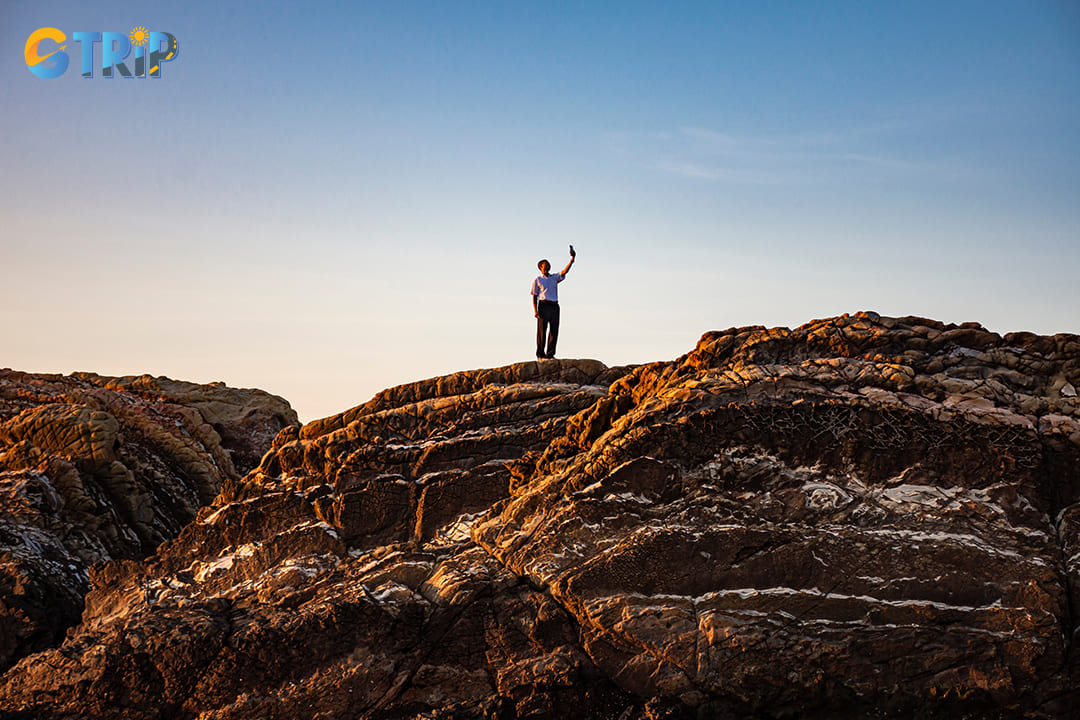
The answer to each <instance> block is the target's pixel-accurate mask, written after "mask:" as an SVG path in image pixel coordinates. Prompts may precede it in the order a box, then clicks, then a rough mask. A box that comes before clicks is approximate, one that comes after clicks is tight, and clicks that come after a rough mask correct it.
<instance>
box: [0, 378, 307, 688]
mask: <svg viewBox="0 0 1080 720" xmlns="http://www.w3.org/2000/svg"><path fill="white" fill-rule="evenodd" d="M295 422H296V414H295V413H294V412H293V411H292V409H291V408H290V407H289V405H288V403H286V402H285V401H284V400H282V399H281V398H277V397H274V396H272V395H268V394H266V393H264V392H262V391H259V390H236V389H232V388H226V387H224V386H217V385H212V386H207V385H194V384H191V383H183V382H176V381H173V380H169V379H168V378H151V377H149V376H143V377H137V378H135V377H128V378H106V377H100V376H97V375H90V374H85V373H82V374H76V375H71V376H66V377H65V376H59V375H30V374H27V373H20V372H13V371H10V370H0V497H2V500H3V509H2V511H0V667H3V668H6V667H7V666H8V665H10V664H11V663H12V662H14V661H15V660H17V659H19V658H20V657H22V656H24V655H26V654H27V653H29V652H34V651H37V650H41V649H42V648H45V647H48V646H50V645H53V644H56V643H57V642H59V641H60V639H61V638H62V637H63V633H64V631H65V630H66V629H67V628H68V627H70V626H72V625H74V624H75V623H77V622H78V620H79V616H80V614H81V613H82V610H83V596H84V595H85V594H86V593H87V591H88V590H89V589H90V585H89V578H88V574H87V572H88V569H89V568H90V567H91V566H92V565H93V564H94V563H98V562H101V561H105V560H116V559H122V558H127V559H136V558H143V557H145V556H147V555H151V554H153V552H154V550H155V548H157V546H158V545H159V544H160V543H161V542H162V541H164V540H166V539H168V538H173V537H176V535H178V534H179V532H180V530H181V529H182V528H183V527H184V525H186V524H187V523H189V522H191V520H192V519H194V517H195V513H196V512H197V511H198V509H199V508H200V507H202V506H203V505H206V504H207V503H209V502H210V501H211V500H213V498H214V497H215V496H216V495H217V493H218V491H219V490H220V488H221V483H222V482H223V481H224V480H225V479H226V478H232V479H236V478H237V477H238V476H239V474H238V471H239V473H243V472H246V471H248V470H250V469H251V468H252V467H253V466H254V465H256V464H257V463H258V460H259V455H258V452H257V448H259V447H261V448H262V449H263V450H265V449H266V448H268V447H269V445H270V442H271V440H272V438H273V435H275V434H276V433H277V432H278V431H279V430H280V429H281V428H282V427H283V426H285V425H286V424H290V423H295Z"/></svg>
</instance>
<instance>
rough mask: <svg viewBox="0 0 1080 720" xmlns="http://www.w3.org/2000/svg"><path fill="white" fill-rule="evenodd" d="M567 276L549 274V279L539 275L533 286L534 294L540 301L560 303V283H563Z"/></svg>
mask: <svg viewBox="0 0 1080 720" xmlns="http://www.w3.org/2000/svg"><path fill="white" fill-rule="evenodd" d="M565 277H566V276H565V275H563V274H562V273H549V274H548V276H547V277H544V276H543V275H538V276H537V277H536V279H535V280H533V284H532V294H533V295H535V296H536V297H537V299H538V300H547V301H548V302H559V283H561V282H562V281H563V279H564V278H565Z"/></svg>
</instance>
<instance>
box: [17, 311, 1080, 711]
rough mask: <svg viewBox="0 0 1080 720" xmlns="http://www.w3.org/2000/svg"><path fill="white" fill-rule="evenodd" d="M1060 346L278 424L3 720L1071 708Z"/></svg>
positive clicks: (1074, 679) (841, 356) (1065, 366)
mask: <svg viewBox="0 0 1080 720" xmlns="http://www.w3.org/2000/svg"><path fill="white" fill-rule="evenodd" d="M1078 383H1080V338H1078V337H1077V336H1075V335H1057V336H1054V337H1039V336H1034V335H1031V334H1026V333H1016V334H1010V335H1006V336H1005V337H1000V336H998V335H995V334H993V333H990V332H987V331H985V330H984V329H982V328H981V327H979V326H977V325H974V324H965V325H961V326H952V325H948V326H946V325H942V324H941V323H937V322H934V321H931V320H924V319H920V318H900V319H892V318H881V317H878V316H876V315H874V314H872V313H860V314H858V315H856V316H853V317H848V316H844V317H840V318H832V319H826V320H819V321H814V322H811V323H809V324H807V325H805V326H803V327H801V328H798V329H796V330H787V329H784V328H780V329H771V330H770V329H765V328H761V327H751V328H737V329H731V330H727V331H724V332H714V333H708V334H706V335H705V336H704V337H703V338H702V339H701V341H700V342H699V343H698V345H697V347H696V348H695V349H694V350H693V351H692V352H691V353H689V354H687V355H685V356H683V357H681V358H679V359H677V360H675V361H672V362H665V363H655V364H651V365H644V366H640V367H636V368H613V369H607V368H605V367H603V366H602V365H600V364H599V363H595V362H586V361H549V362H542V363H540V364H537V363H531V362H530V363H522V364H519V365H514V366H510V367H507V368H500V369H497V370H488V371H475V372H466V373H458V374H456V375H452V376H449V377H445V378H438V379H435V380H430V381H425V382H421V383H414V384H412V385H407V386H403V387H400V388H394V389H392V390H389V391H386V392H384V393H382V394H380V395H379V396H377V397H376V398H374V399H373V400H372V401H371V402H369V403H367V404H365V405H362V406H360V407H357V408H354V409H353V410H350V411H349V412H346V413H343V414H341V415H338V416H335V417H333V418H328V419H326V420H323V421H320V422H317V423H312V424H310V425H307V426H305V427H303V428H299V429H297V428H288V429H286V430H284V431H282V432H281V433H280V434H279V435H278V436H277V438H276V439H275V441H274V446H273V450H272V451H271V452H269V453H268V454H267V455H266V456H265V457H264V458H263V460H262V462H261V463H260V465H259V467H258V468H256V469H255V470H253V471H252V472H251V473H249V474H248V475H247V476H246V477H245V478H243V479H242V480H239V481H234V480H227V481H226V482H225V483H224V485H223V487H222V491H221V493H220V495H219V496H218V497H217V499H216V500H215V501H214V503H213V505H212V506H211V507H208V508H204V509H203V510H201V511H200V512H199V514H198V517H197V519H196V521H195V522H194V523H192V524H190V525H189V526H188V527H186V528H185V529H184V531H183V532H182V533H181V535H180V536H179V537H178V538H177V539H175V540H172V541H170V542H168V543H166V544H165V545H163V546H162V547H161V548H160V549H159V551H158V554H157V556H156V557H155V558H153V559H152V560H150V561H148V562H146V563H136V562H114V563H109V564H106V565H102V566H99V567H97V568H96V569H95V571H94V573H93V585H94V590H93V591H92V592H91V593H90V594H89V596H88V597H87V602H86V612H85V613H84V616H83V622H82V624H81V625H80V626H79V627H78V628H77V629H75V630H74V631H72V632H71V633H70V635H69V637H68V639H67V640H66V641H65V642H64V644H63V645H62V646H61V647H59V648H57V649H55V650H49V651H46V652H44V653H40V654H38V655H36V656H34V657H31V658H27V659H26V660H24V661H23V662H21V663H20V664H19V665H18V666H16V667H15V668H13V669H12V670H10V671H9V672H8V673H7V674H6V675H5V676H4V677H3V679H2V683H0V707H3V708H6V709H8V710H9V712H10V713H11V715H10V717H24V716H25V717H31V716H32V717H40V718H60V717H69V716H74V715H81V716H88V717H100V718H204V719H206V720H209V719H210V718H214V719H215V720H224V719H226V718H227V719H240V718H417V719H419V718H481V717H483V718H522V717H537V718H562V717H578V718H625V719H627V720H629V719H630V718H661V717H663V718H694V717H726V718H752V717H753V718H762V717H776V718H780V717H820V718H871V717H874V718H877V717H889V716H897V717H923V718H939V717H940V718H946V717H948V718H953V717H970V718H1004V717H1009V718H1012V717H1030V718H1047V719H1049V718H1053V719H1059V718H1060V719H1063V718H1066V717H1070V716H1071V715H1070V713H1071V712H1072V711H1073V709H1074V708H1075V707H1077V702H1078V700H1080V697H1078V695H1077V687H1078V681H1080V664H1078V657H1077V653H1076V643H1077V640H1078V639H1080V637H1078V629H1077V619H1076V608H1078V607H1080V605H1078V604H1077V601H1078V598H1080V595H1078V592H1080V401H1078V399H1077V397H1076V391H1075V388H1076V386H1077V384H1078Z"/></svg>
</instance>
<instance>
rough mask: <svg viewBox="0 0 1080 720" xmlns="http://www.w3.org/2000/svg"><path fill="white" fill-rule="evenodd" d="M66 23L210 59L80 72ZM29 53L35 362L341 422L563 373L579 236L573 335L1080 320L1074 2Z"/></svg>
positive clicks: (3, 0)
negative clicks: (553, 324)
mask: <svg viewBox="0 0 1080 720" xmlns="http://www.w3.org/2000/svg"><path fill="white" fill-rule="evenodd" d="M42 26H52V27H56V28H59V29H61V30H62V31H64V32H65V33H68V35H69V37H70V34H71V33H72V32H75V31H99V32H100V31H116V32H124V33H127V32H128V31H130V30H131V29H132V28H134V27H136V26H143V27H145V28H147V29H148V30H157V31H166V32H170V33H172V34H173V35H175V36H176V37H177V39H178V40H179V44H180V54H179V56H178V58H177V59H176V60H175V61H174V62H172V63H169V64H166V65H164V66H163V68H162V75H163V76H162V78H161V79H159V80H151V79H133V80H127V79H121V78H114V79H105V78H102V77H101V75H100V72H95V77H94V78H93V79H90V80H87V79H83V78H81V77H80V75H79V72H78V56H77V55H75V56H73V58H72V65H71V66H70V67H69V69H68V71H67V72H66V73H65V74H64V75H63V76H62V77H60V78H57V79H55V80H44V79H41V78H38V77H36V76H35V75H33V74H32V73H31V72H30V71H29V70H28V69H27V67H26V64H25V62H24V58H23V48H24V45H25V42H26V38H27V37H28V36H29V35H30V33H31V32H32V31H34V30H35V29H37V28H39V27H42ZM74 47H77V46H74ZM0 48H3V52H2V64H0V137H2V140H0V167H2V169H3V172H2V173H0V258H2V260H0V326H2V330H0V367H5V366H6V367H11V368H15V369H19V370H25V371H30V372H62V373H69V372H73V371H79V370H83V371H93V372H98V373H102V374H108V375H124V374H142V373H150V374H153V375H168V376H170V377H174V378H178V379H185V380H191V381H196V382H209V381H215V380H223V381H225V382H226V383H228V384H230V385H233V386H240V387H260V388H263V389H265V390H268V391H270V392H273V393H275V394H279V395H282V396H284V397H285V398H287V399H288V400H289V401H290V402H291V403H292V404H293V406H294V407H295V408H296V410H297V411H298V413H299V414H300V417H301V419H302V420H305V421H308V420H312V419H315V418H317V417H321V416H325V415H329V414H331V413H335V412H339V411H342V410H345V409H347V408H349V407H352V406H354V405H357V404H359V403H361V402H363V401H365V400H367V399H368V398H369V397H370V396H371V395H372V394H374V393H375V392H376V391H378V390H380V389H382V388H384V387H388V386H391V385H395V384H399V383H402V382H408V381H412V380H418V379H422V378H426V377H432V376H436V375H441V374H446V373H450V372H454V371H457V370H463V369H471V368H477V367H494V366H498V365H503V364H507V363H511V362H518V361H524V360H530V359H532V355H533V350H534V346H533V337H534V333H535V325H534V320H533V318H532V309H531V305H530V298H529V295H528V288H529V285H530V283H531V281H532V278H533V277H534V275H535V274H536V270H535V266H536V261H537V260H538V259H539V258H541V257H547V258H549V259H550V260H551V261H552V263H553V265H555V267H556V268H560V267H562V265H563V264H564V263H565V262H566V260H567V259H568V258H567V245H568V244H570V243H573V244H574V246H575V248H576V249H577V251H578V254H579V255H578V262H577V264H576V265H575V266H574V270H573V272H572V273H571V274H570V275H569V277H568V278H567V280H566V282H565V283H563V284H562V285H561V286H560V297H561V300H562V305H563V309H562V310H563V329H562V333H561V338H560V343H559V349H560V355H561V356H562V357H592V358H598V359H600V360H602V361H604V362H605V363H607V364H609V365H615V364H623V363H631V362H648V361H653V360H667V359H672V358H674V357H677V356H678V355H681V354H682V353H684V352H687V351H688V350H690V349H691V348H692V347H693V345H694V343H695V342H696V340H697V339H698V338H699V337H700V336H701V334H702V333H704V332H706V331H708V330H713V329H723V328H727V327H731V326H742V325H767V326H775V325H786V326H789V327H795V326H797V325H801V324H802V323H804V322H807V321H809V320H811V319H813V318H818V317H825V316H831V315H838V314H841V313H845V312H855V311H858V310H875V311H877V312H880V313H882V314H887V315H909V314H910V315H921V316H925V317H932V318H935V319H938V320H942V321H945V322H963V321H970V320H974V321H978V322H981V323H982V324H983V325H985V326H986V327H988V328H989V329H991V330H994V331H996V332H1001V333H1005V332H1008V331H1013V330H1030V331H1034V332H1038V333H1044V334H1049V333H1055V332H1073V333H1076V332H1080V282H1078V277H1080V3H1077V2H1075V1H1074V0H1060V1H1056V2H1055V1H1053V0H1034V1H1032V2H1023V3H1020V2H993V1H990V2H987V1H985V0H983V1H979V2H904V3H886V2H823V3H816V2H815V3H809V2H755V3H748V2H702V3H681V2H671V3H635V2H574V3H563V2H534V3H518V2H505V1H503V2H450V3H439V2H410V1H408V0H402V1H400V2H364V3H361V2H333V1H330V0H319V1H317V2H308V3H287V2H246V1H239V0H236V1H231V2H218V1H215V2H208V1H203V0H199V1H195V2H183V3H177V2H169V3H164V2H157V3H155V2H119V1H116V0H104V1H102V2H94V3H87V2H58V1H52V0H44V1H41V0H36V1H33V2H31V1H29V0H27V1H22V0H0ZM71 49H72V45H69V50H71ZM98 52H100V46H99V48H98Z"/></svg>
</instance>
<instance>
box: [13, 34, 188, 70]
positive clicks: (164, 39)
mask: <svg viewBox="0 0 1080 720" xmlns="http://www.w3.org/2000/svg"><path fill="white" fill-rule="evenodd" d="M71 39H72V41H73V42H77V43H79V47H80V53H79V54H80V56H81V60H82V76H83V77H84V78H88V79H89V78H92V77H94V59H95V56H100V58H101V77H107V78H111V77H116V75H117V74H119V75H120V77H123V78H129V79H130V78H145V77H152V78H160V77H161V66H162V64H164V63H167V62H172V61H173V60H175V59H176V58H177V56H178V55H179V54H180V44H179V43H178V42H177V41H176V36H175V35H172V34H170V33H167V32H147V30H146V28H144V27H142V26H141V25H140V26H139V27H137V28H135V29H133V30H132V31H131V32H129V33H117V32H75V33H72V34H71ZM66 42H67V35H65V34H64V33H63V32H62V31H61V30H57V29H56V28H53V27H42V28H38V29H37V30H35V31H34V32H32V33H30V37H28V38H27V39H26V66H27V67H28V68H30V72H32V73H34V74H35V75H37V76H38V77H39V78H45V79H46V80H51V79H53V78H58V77H60V76H61V75H63V74H64V72H65V71H66V70H67V68H68V63H69V62H70V58H69V57H68V54H67V53H66V52H64V50H66V49H67V45H65V44H64V43H66ZM57 46H58V47H57ZM96 47H100V53H97V52H95V48H96ZM50 50H51V52H49V51H50ZM43 51H45V52H46V53H47V54H44V55H43V54H42V52H43ZM131 55H133V58H132V59H133V62H132V67H128V64H127V62H125V61H126V60H127V59H128V56H131ZM147 66H149V69H147ZM132 69H134V72H132Z"/></svg>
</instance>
